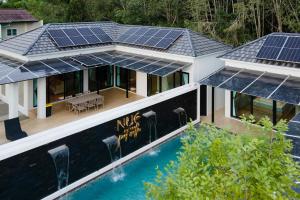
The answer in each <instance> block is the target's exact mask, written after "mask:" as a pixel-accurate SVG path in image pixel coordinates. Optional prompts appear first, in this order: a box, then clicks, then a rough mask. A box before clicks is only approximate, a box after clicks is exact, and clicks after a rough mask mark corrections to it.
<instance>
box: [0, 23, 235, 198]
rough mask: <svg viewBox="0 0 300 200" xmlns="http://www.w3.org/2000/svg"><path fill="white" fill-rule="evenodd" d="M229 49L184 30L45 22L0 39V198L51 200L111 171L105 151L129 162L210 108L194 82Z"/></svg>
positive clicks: (220, 64)
mask: <svg viewBox="0 0 300 200" xmlns="http://www.w3.org/2000/svg"><path fill="white" fill-rule="evenodd" d="M229 50H231V46H228V45H225V44H223V43H221V42H218V41H215V40H212V39H210V38H208V37H206V36H203V35H201V34H199V33H196V32H193V31H191V30H189V29H184V28H165V27H152V26H137V25H122V24H118V23H114V22H92V23H65V24H47V25H44V26H42V27H40V28H37V29H34V30H32V31H29V32H26V33H24V34H21V35H18V36H16V37H13V38H10V39H7V40H4V41H2V42H1V43H0V85H1V86H0V99H1V103H0V118H1V121H2V122H1V124H0V143H1V145H0V160H1V161H0V170H1V171H2V173H1V175H0V177H1V179H0V188H2V189H1V190H2V191H5V192H3V193H1V194H0V198H1V199H5V198H10V199H20V198H23V199H24V197H26V196H28V194H30V197H31V199H40V198H44V197H46V196H48V195H50V194H52V196H50V197H49V196H48V198H56V197H58V196H60V195H61V194H63V193H64V192H67V191H68V190H72V189H74V188H75V187H77V186H79V185H82V184H84V183H85V182H87V181H89V180H91V179H92V178H94V177H96V176H99V175H100V174H102V173H104V172H105V171H107V170H109V169H111V165H113V163H114V162H113V161H114V160H115V157H114V156H113V155H115V153H116V152H115V151H113V152H112V149H111V148H113V147H114V148H116V149H119V150H118V152H119V153H118V156H117V157H116V158H118V159H120V158H121V157H122V159H123V157H127V156H129V157H131V158H132V157H134V156H135V155H137V153H141V151H145V149H149V148H151V146H153V145H157V144H159V143H161V142H163V141H165V140H166V139H168V138H170V137H172V136H174V135H176V134H178V133H180V132H182V131H183V130H184V129H185V128H186V123H187V121H190V120H191V121H192V122H193V123H194V124H195V123H198V122H200V102H202V105H201V106H202V107H204V108H206V107H207V106H209V105H210V102H211V101H210V100H209V98H208V100H207V99H206V98H207V95H206V94H202V95H201V96H203V97H204V98H205V100H203V101H200V87H199V84H198V81H199V80H201V79H203V78H205V77H207V76H209V75H210V74H211V73H213V72H214V71H216V70H218V69H219V68H221V67H223V66H224V61H223V60H221V59H219V58H217V57H218V56H221V55H223V54H225V53H226V52H228V51H229ZM202 93H203V91H202ZM205 102H207V103H205ZM206 104H207V105H206ZM216 105H217V104H216ZM220 105H221V104H220ZM121 149H122V151H121ZM20 159H21V160H20ZM24 159H25V160H24ZM122 159H120V160H122ZM124 159H125V158H124ZM126 159H130V158H126ZM111 162H113V163H111ZM120 162H121V161H120ZM12 163H19V165H18V166H16V168H15V167H11V164H12ZM99 169H101V170H99ZM15 170H17V171H18V176H19V177H21V179H22V180H19V179H16V180H12V179H11V178H10V177H11V174H15V172H16V171H15ZM32 177H34V178H32ZM12 185H14V187H12ZM66 186H67V187H66ZM14 188H18V192H17V193H16V192H15V189H14ZM62 188H63V189H62Z"/></svg>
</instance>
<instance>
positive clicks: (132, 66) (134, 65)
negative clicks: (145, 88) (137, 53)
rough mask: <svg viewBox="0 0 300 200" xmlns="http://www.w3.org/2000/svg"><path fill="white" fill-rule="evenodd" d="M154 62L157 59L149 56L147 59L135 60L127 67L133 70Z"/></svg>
mask: <svg viewBox="0 0 300 200" xmlns="http://www.w3.org/2000/svg"><path fill="white" fill-rule="evenodd" d="M153 62H155V60H153V59H151V58H147V59H144V60H141V61H139V62H135V63H132V64H130V65H127V66H126V68H128V69H131V70H138V69H141V68H143V67H145V66H147V65H149V64H151V63H153Z"/></svg>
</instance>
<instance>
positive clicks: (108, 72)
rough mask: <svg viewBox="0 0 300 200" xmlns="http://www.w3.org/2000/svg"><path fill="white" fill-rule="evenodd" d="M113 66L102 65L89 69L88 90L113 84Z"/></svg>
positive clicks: (96, 89) (100, 88)
mask: <svg viewBox="0 0 300 200" xmlns="http://www.w3.org/2000/svg"><path fill="white" fill-rule="evenodd" d="M113 81H114V68H113V66H103V67H97V68H93V69H89V90H90V91H98V90H102V89H105V88H109V87H112V86H113Z"/></svg>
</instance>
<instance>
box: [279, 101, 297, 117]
mask: <svg viewBox="0 0 300 200" xmlns="http://www.w3.org/2000/svg"><path fill="white" fill-rule="evenodd" d="M296 110H297V106H295V105H292V104H288V103H284V102H280V101H277V102H276V120H277V122H278V121H279V120H280V119H285V120H287V121H289V120H291V119H292V118H293V117H294V116H295V115H296V112H297V111H296Z"/></svg>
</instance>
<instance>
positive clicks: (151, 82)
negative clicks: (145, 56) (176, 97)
mask: <svg viewBox="0 0 300 200" xmlns="http://www.w3.org/2000/svg"><path fill="white" fill-rule="evenodd" d="M147 77H148V91H147V92H148V96H151V95H154V94H157V93H160V92H164V91H167V90H170V89H173V88H176V87H179V86H182V85H185V84H188V83H189V73H186V72H175V73H173V74H170V75H168V76H166V77H159V76H155V75H148V76H147Z"/></svg>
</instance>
